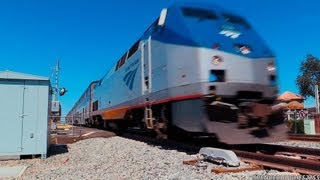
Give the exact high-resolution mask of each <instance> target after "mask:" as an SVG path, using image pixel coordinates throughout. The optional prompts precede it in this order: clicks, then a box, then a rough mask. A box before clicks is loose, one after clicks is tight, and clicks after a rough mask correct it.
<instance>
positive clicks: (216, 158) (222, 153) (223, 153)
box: [199, 147, 240, 167]
mask: <svg viewBox="0 0 320 180" xmlns="http://www.w3.org/2000/svg"><path fill="white" fill-rule="evenodd" d="M199 154H201V155H202V156H203V157H204V159H205V160H208V161H212V162H215V163H219V164H223V165H227V166H232V167H238V166H240V160H239V158H238V157H237V155H236V154H235V153H234V152H233V151H230V150H226V149H218V148H211V147H204V148H201V149H200V151H199Z"/></svg>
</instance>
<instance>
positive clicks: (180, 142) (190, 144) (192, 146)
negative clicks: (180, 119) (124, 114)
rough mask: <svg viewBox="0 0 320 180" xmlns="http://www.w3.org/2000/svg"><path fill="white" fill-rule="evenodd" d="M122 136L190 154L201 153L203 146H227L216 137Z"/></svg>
mask: <svg viewBox="0 0 320 180" xmlns="http://www.w3.org/2000/svg"><path fill="white" fill-rule="evenodd" d="M121 137H123V138H128V139H132V140H135V141H140V142H144V143H146V144H148V145H151V146H156V147H158V148H160V149H164V150H176V151H179V152H185V153H187V154H189V155H194V154H197V153H199V151H200V149H201V148H202V147H214V146H215V147H225V145H224V144H222V143H219V142H217V139H215V138H204V139H201V138H200V139H157V138H155V137H146V136H141V135H134V134H122V135H121Z"/></svg>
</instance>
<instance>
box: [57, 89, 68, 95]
mask: <svg viewBox="0 0 320 180" xmlns="http://www.w3.org/2000/svg"><path fill="white" fill-rule="evenodd" d="M66 92H68V90H67V89H66V88H61V89H60V91H59V94H60V96H63V95H64V94H65V93H66Z"/></svg>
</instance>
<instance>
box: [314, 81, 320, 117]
mask: <svg viewBox="0 0 320 180" xmlns="http://www.w3.org/2000/svg"><path fill="white" fill-rule="evenodd" d="M314 88H315V89H314V92H315V96H314V97H315V99H316V113H317V114H319V113H320V110H319V85H315V86H314Z"/></svg>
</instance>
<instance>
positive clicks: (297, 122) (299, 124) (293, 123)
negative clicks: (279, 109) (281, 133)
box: [288, 119, 304, 134]
mask: <svg viewBox="0 0 320 180" xmlns="http://www.w3.org/2000/svg"><path fill="white" fill-rule="evenodd" d="M288 123H289V124H288V125H289V127H290V133H292V134H304V123H303V120H301V119H293V120H289V121H288Z"/></svg>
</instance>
